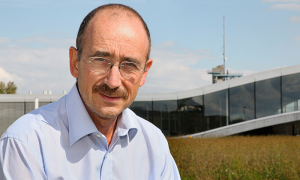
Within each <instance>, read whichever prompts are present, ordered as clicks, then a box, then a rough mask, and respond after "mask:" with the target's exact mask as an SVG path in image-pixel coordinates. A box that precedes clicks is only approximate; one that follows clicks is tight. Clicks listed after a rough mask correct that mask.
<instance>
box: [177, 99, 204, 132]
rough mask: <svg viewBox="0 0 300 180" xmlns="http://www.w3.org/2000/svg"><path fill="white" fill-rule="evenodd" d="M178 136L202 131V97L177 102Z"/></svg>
mask: <svg viewBox="0 0 300 180" xmlns="http://www.w3.org/2000/svg"><path fill="white" fill-rule="evenodd" d="M178 113H179V121H178V123H179V134H193V133H197V132H202V131H204V121H203V117H204V109H203V96H196V97H192V98H186V99H180V100H178Z"/></svg>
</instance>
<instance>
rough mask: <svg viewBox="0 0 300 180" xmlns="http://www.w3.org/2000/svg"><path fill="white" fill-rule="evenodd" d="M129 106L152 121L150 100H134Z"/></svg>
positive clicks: (137, 113)
mask: <svg viewBox="0 0 300 180" xmlns="http://www.w3.org/2000/svg"><path fill="white" fill-rule="evenodd" d="M129 108H130V109H131V110H132V111H134V113H135V114H136V115H138V116H140V117H141V118H144V119H147V120H148V121H150V122H152V123H153V116H152V101H134V102H133V103H132V104H131V105H130V106H129Z"/></svg>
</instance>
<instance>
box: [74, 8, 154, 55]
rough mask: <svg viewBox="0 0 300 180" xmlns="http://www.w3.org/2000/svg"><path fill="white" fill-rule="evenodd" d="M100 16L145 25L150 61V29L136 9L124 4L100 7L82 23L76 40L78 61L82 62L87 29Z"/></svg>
mask: <svg viewBox="0 0 300 180" xmlns="http://www.w3.org/2000/svg"><path fill="white" fill-rule="evenodd" d="M98 14H104V15H106V16H108V17H109V18H110V19H111V20H112V21H118V20H122V18H129V19H131V18H137V19H138V20H139V21H140V22H141V23H142V24H143V27H144V30H145V32H146V34H147V37H148V42H149V43H148V52H147V55H146V60H148V59H149V56H150V50H151V38H150V32H149V29H148V27H147V24H146V23H145V21H144V20H143V18H142V17H141V16H140V15H139V13H138V12H136V11H135V10H134V9H132V8H131V7H129V6H125V5H122V4H106V5H103V6H99V7H98V8H96V9H94V10H93V11H91V12H90V13H89V14H88V15H87V16H86V17H85V18H84V19H83V21H82V23H81V25H80V28H79V30H78V34H77V38H76V48H77V50H78V56H77V58H78V60H80V58H81V54H82V49H83V44H84V40H85V32H86V29H87V27H88V25H89V24H90V22H91V21H92V19H93V18H94V17H95V16H96V15H98Z"/></svg>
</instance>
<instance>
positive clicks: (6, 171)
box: [0, 137, 47, 180]
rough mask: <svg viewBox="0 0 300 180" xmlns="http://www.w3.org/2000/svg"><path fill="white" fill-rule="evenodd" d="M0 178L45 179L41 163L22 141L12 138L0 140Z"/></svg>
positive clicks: (15, 179) (5, 179)
mask: <svg viewBox="0 0 300 180" xmlns="http://www.w3.org/2000/svg"><path fill="white" fill-rule="evenodd" d="M0 168H1V170H0V179H1V180H24V179H26V180H46V179H47V178H46V175H45V172H44V169H43V165H42V163H41V162H40V161H39V160H38V158H37V156H36V155H35V154H34V153H33V151H32V150H31V149H30V148H29V147H28V146H27V145H26V144H25V143H23V142H22V141H20V140H17V139H14V138H9V137H7V138H3V139H1V140H0Z"/></svg>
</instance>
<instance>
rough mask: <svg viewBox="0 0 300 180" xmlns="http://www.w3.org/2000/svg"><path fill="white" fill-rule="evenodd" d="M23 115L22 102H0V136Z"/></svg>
mask: <svg viewBox="0 0 300 180" xmlns="http://www.w3.org/2000/svg"><path fill="white" fill-rule="evenodd" d="M23 115H24V102H0V120H1V121H0V134H1V135H2V134H3V133H4V131H5V130H6V129H7V128H8V126H10V125H11V124H12V123H13V122H15V120H17V119H18V118H19V117H21V116H23Z"/></svg>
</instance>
